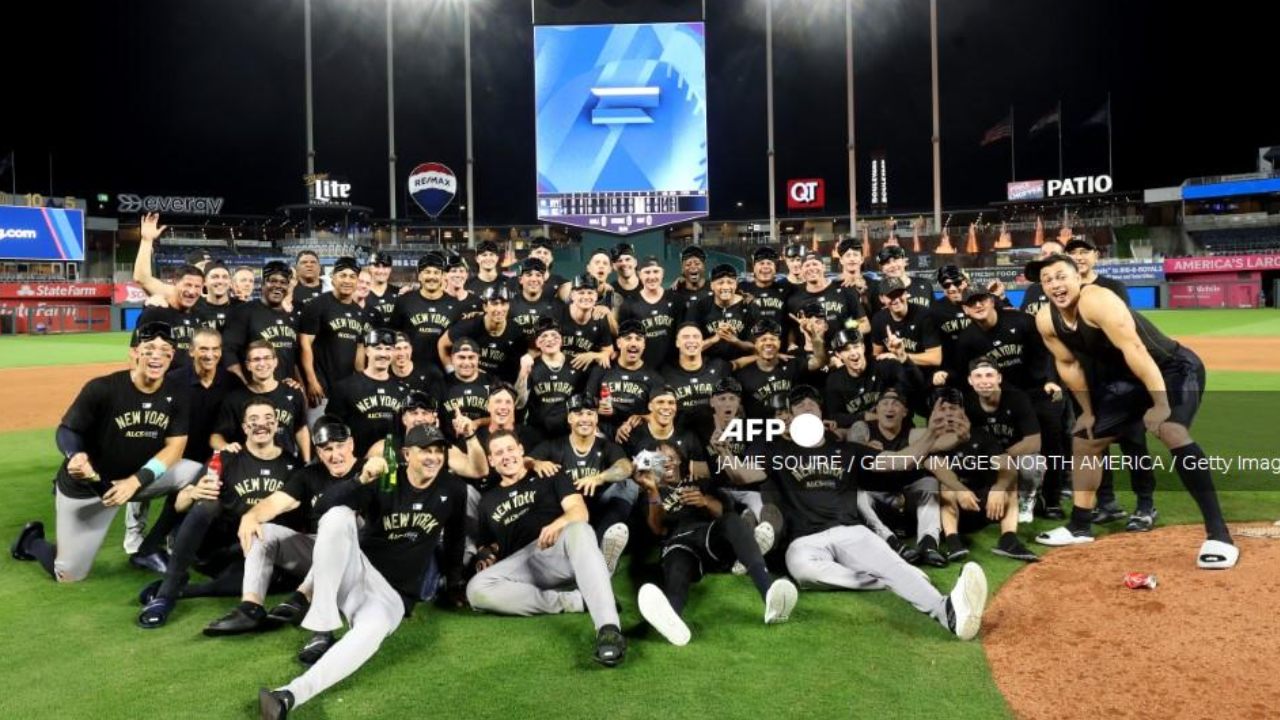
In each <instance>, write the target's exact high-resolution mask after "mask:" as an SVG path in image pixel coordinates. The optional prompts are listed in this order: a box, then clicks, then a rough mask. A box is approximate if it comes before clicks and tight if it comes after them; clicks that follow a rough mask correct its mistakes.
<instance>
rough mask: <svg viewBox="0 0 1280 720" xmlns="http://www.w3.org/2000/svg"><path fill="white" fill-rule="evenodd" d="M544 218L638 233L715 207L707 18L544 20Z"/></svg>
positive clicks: (538, 86) (537, 77)
mask: <svg viewBox="0 0 1280 720" xmlns="http://www.w3.org/2000/svg"><path fill="white" fill-rule="evenodd" d="M533 47H534V85H535V90H534V102H535V107H536V114H537V145H538V148H537V156H538V219H540V220H543V221H547V222H555V223H561V224H564V225H573V226H576V227H581V228H587V229H591V230H600V231H604V232H612V233H619V234H623V233H632V232H637V231H641V230H647V229H649V228H654V227H659V226H662V225H670V224H672V223H677V222H683V221H687V220H692V219H695V218H699V217H705V216H706V214H707V74H706V58H705V48H706V43H705V35H704V33H703V25H702V23H700V22H699V23H695V22H686V23H646V24H634V25H633V24H628V25H551V26H540V27H535V28H534V35H533Z"/></svg>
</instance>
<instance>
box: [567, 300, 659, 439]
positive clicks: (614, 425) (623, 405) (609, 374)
mask: <svg viewBox="0 0 1280 720" xmlns="http://www.w3.org/2000/svg"><path fill="white" fill-rule="evenodd" d="M614 345H615V347H616V350H617V358H616V359H615V360H614V361H613V362H611V363H610V364H609V367H601V366H598V365H597V366H596V367H594V368H592V369H591V374H589V375H588V376H587V382H586V385H585V386H583V392H585V393H586V394H587V395H590V396H591V397H593V398H598V397H601V395H602V392H603V391H604V389H605V388H608V403H604V402H601V403H600V405H599V407H598V408H597V410H596V411H597V413H598V415H599V417H600V420H601V428H602V429H603V431H604V433H605V435H606V437H610V438H616V437H617V430H618V428H619V427H622V425H624V424H625V423H626V422H627V421H628V420H630V419H631V417H632V416H633V415H636V414H639V413H643V412H644V411H645V409H646V408H647V407H648V405H649V391H650V390H652V389H653V388H654V387H655V386H658V385H662V376H661V375H659V374H658V373H657V371H656V370H654V369H653V368H651V367H649V366H648V365H645V363H644V345H645V341H644V325H642V324H641V323H640V322H639V321H636V320H627V321H625V322H623V323H622V325H621V326H620V327H619V328H618V337H617V339H616V340H614Z"/></svg>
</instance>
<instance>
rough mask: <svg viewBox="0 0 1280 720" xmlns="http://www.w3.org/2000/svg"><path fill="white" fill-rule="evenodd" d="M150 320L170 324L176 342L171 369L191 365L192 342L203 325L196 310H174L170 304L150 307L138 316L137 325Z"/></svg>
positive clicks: (139, 325)
mask: <svg viewBox="0 0 1280 720" xmlns="http://www.w3.org/2000/svg"><path fill="white" fill-rule="evenodd" d="M149 322H163V323H168V324H169V327H170V332H171V333H172V334H173V343H174V350H173V362H172V363H171V364H170V366H169V369H170V370H176V369H178V368H184V367H190V365H191V343H192V341H193V340H194V339H195V336H196V331H197V330H199V329H200V327H201V323H200V318H199V317H197V316H196V314H195V313H194V312H191V311H187V312H183V311H181V310H174V309H173V308H171V307H168V306H165V307H149V308H146V309H145V310H143V311H142V314H141V315H139V316H138V323H137V327H142V326H143V325H146V324H147V323H149Z"/></svg>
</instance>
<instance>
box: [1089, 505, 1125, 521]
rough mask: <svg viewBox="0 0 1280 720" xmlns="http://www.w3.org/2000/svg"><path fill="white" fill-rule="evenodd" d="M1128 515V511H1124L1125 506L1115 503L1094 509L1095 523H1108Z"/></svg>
mask: <svg viewBox="0 0 1280 720" xmlns="http://www.w3.org/2000/svg"><path fill="white" fill-rule="evenodd" d="M1127 516H1128V513H1126V512H1125V511H1124V508H1122V507H1120V506H1119V505H1116V504H1115V503H1111V504H1110V505H1103V506H1101V507H1096V508H1094V509H1093V522H1094V524H1095V525H1106V524H1107V523H1113V522H1115V521H1117V520H1123V519H1124V518H1125V517H1127Z"/></svg>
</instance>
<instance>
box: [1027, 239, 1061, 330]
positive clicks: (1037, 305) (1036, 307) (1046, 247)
mask: <svg viewBox="0 0 1280 720" xmlns="http://www.w3.org/2000/svg"><path fill="white" fill-rule="evenodd" d="M1063 250H1064V248H1063V247H1062V243H1060V242H1058V241H1057V240H1045V241H1044V244H1043V245H1041V246H1040V255H1039V257H1037V258H1036V259H1037V260H1043V259H1045V258H1047V257H1049V256H1050V255H1061V254H1062V252H1063ZM1026 280H1027V282H1029V283H1031V284H1030V285H1028V286H1027V289H1026V292H1024V293H1023V294H1022V303H1021V304H1020V305H1019V306H1018V309H1019V310H1021V311H1022V312H1024V313H1026V314H1028V315H1030V316H1031V317H1033V318H1034V317H1035V316H1036V315H1037V314H1039V312H1040V309H1041V308H1043V307H1046V306H1048V304H1049V299H1048V298H1046V297H1045V295H1044V287H1042V286H1041V285H1040V279H1039V278H1026Z"/></svg>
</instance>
